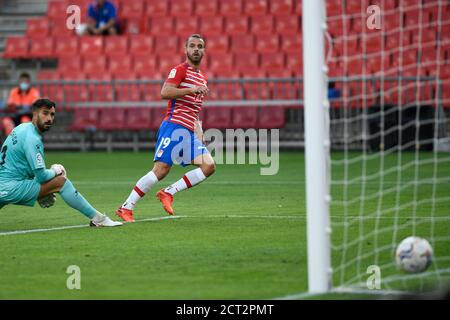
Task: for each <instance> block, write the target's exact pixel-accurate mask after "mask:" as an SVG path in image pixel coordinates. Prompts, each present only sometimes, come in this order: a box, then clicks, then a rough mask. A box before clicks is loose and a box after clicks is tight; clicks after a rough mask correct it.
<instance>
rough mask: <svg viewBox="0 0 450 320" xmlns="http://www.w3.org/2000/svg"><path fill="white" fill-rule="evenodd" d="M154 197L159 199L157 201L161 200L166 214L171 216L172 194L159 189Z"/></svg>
mask: <svg viewBox="0 0 450 320" xmlns="http://www.w3.org/2000/svg"><path fill="white" fill-rule="evenodd" d="M156 197H157V198H158V199H159V201H161V202H162V204H163V207H164V210H166V212H167V213H168V214H170V215H171V216H173V209H172V203H173V195H171V194H170V193H167V192H165V191H164V190H160V191H158V193H157V194H156Z"/></svg>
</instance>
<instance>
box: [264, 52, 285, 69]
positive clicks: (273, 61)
mask: <svg viewBox="0 0 450 320" xmlns="http://www.w3.org/2000/svg"><path fill="white" fill-rule="evenodd" d="M284 66H285V57H284V54H282V53H279V54H276V55H274V54H271V53H262V54H261V68H263V69H266V70H267V69H269V68H284Z"/></svg>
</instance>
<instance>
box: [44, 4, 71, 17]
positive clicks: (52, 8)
mask: <svg viewBox="0 0 450 320" xmlns="http://www.w3.org/2000/svg"><path fill="white" fill-rule="evenodd" d="M68 5H69V4H68V2H67V1H65V0H52V1H50V2H49V3H48V8H47V17H49V18H50V19H55V18H58V17H61V16H64V17H65V16H66V15H67V14H66V10H67V7H68Z"/></svg>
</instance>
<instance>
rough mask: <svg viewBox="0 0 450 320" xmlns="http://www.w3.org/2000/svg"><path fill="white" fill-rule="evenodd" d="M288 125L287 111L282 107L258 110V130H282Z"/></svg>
mask: <svg viewBox="0 0 450 320" xmlns="http://www.w3.org/2000/svg"><path fill="white" fill-rule="evenodd" d="M285 124H286V117H285V110H284V108H281V107H260V108H258V123H257V128H258V129H281V128H283V127H284V125H285Z"/></svg>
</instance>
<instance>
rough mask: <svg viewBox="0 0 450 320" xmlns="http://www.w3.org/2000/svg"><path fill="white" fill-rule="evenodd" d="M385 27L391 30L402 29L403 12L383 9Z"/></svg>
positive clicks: (382, 16) (382, 17) (382, 15)
mask: <svg viewBox="0 0 450 320" xmlns="http://www.w3.org/2000/svg"><path fill="white" fill-rule="evenodd" d="M381 21H382V23H383V29H385V30H389V31H391V32H392V31H395V30H400V27H401V26H400V22H401V13H400V12H399V11H389V10H381Z"/></svg>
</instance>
